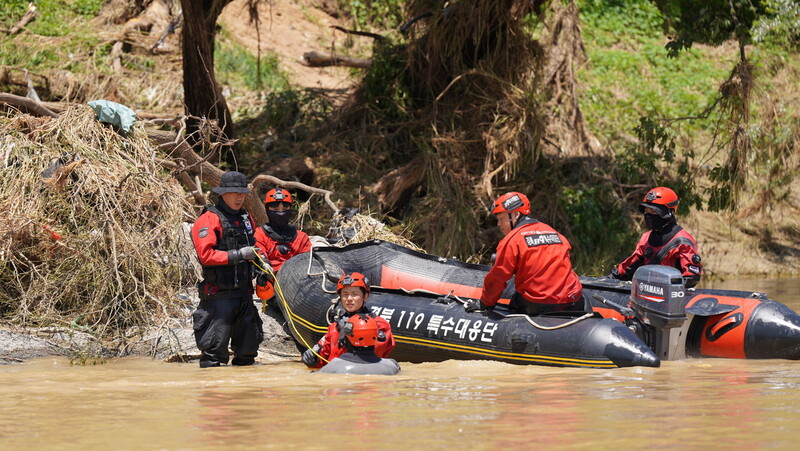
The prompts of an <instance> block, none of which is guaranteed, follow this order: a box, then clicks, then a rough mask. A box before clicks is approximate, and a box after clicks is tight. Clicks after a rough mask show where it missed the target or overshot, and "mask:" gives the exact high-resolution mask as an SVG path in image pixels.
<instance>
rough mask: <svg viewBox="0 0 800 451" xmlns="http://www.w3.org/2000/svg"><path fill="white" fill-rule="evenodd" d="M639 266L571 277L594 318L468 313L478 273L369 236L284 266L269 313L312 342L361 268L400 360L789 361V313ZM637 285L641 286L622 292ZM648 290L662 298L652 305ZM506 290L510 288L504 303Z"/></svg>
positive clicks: (795, 332) (795, 342) (792, 334)
mask: <svg viewBox="0 0 800 451" xmlns="http://www.w3.org/2000/svg"><path fill="white" fill-rule="evenodd" d="M643 268H644V269H645V270H644V271H641V274H639V273H637V274H638V275H639V276H640V277H639V278H638V279H634V281H633V283H631V282H620V281H610V280H607V279H604V278H600V279H593V278H582V279H581V281H582V283H583V284H584V297H586V298H587V299H591V300H592V307H593V308H594V310H595V312H594V313H585V312H563V313H559V314H546V315H540V316H535V317H529V316H526V315H521V314H511V313H509V312H508V310H507V309H506V308H505V307H504V306H503V305H498V306H497V307H496V308H495V309H494V310H493V311H490V312H467V311H465V309H464V303H465V302H466V301H467V300H468V299H471V298H477V297H479V295H480V291H481V286H482V285H483V279H484V277H485V275H486V272H487V271H488V270H489V267H488V266H485V265H475V264H469V263H464V262H461V261H458V260H454V259H447V258H443V257H437V256H433V255H429V254H424V253H421V252H417V251H414V250H411V249H408V248H405V247H402V246H399V245H396V244H392V243H387V242H383V241H378V240H376V241H370V242H364V243H358V244H353V245H350V246H347V247H343V248H339V247H317V248H314V249H313V251H312V252H309V253H305V254H300V255H297V256H295V257H292V258H291V259H289V260H287V261H286V262H285V263H284V265H283V267H282V268H281V270H280V272H279V273H278V287H279V288H280V289H279V290H278V291H279V295H280V296H282V297H283V299H284V300H285V302H278V305H279V306H280V308H281V310H282V311H283V314H284V316H285V317H286V318H287V320H288V323H289V325H290V331H291V333H292V335H293V336H294V338H295V339H296V340H298V342H300V343H301V344H302V343H304V344H306V345H307V344H311V343H314V342H316V341H317V340H318V339H319V338H320V337H322V335H323V334H324V333H325V331H326V330H327V327H328V324H330V322H331V321H333V318H334V316H335V315H336V310H337V307H338V303H337V296H336V292H335V287H336V280H338V279H339V277H340V276H341V275H343V274H344V273H350V272H354V271H357V272H361V273H363V274H365V275H366V276H367V277H368V278H369V279H370V285H371V287H372V291H371V294H370V297H369V301H368V303H367V305H368V307H370V308H371V309H372V311H373V312H374V313H375V314H376V315H380V316H382V317H383V318H384V319H386V320H387V321H388V322H389V323H390V324H391V326H392V332H393V334H394V336H395V339H396V341H397V346H396V347H395V349H394V351H393V352H392V355H391V357H392V358H394V359H396V360H399V361H407V362H432V361H434V362H435V361H442V360H448V359H462V360H500V361H504V362H509V363H515V364H535V365H548V366H560V367H590V368H615V367H628V366H650V367H657V366H659V365H660V362H661V360H672V359H676V358H683V357H685V356H719V357H740V358H745V357H746V358H800V316H798V315H797V314H795V313H794V312H792V311H791V310H790V309H788V307H786V306H783V305H782V304H779V303H777V302H775V301H771V300H768V299H766V297H764V296H755V295H750V294H749V293H740V292H723V291H712V290H697V291H691V290H684V289H683V285H682V283H681V284H678V283H677V280H678V279H679V278H680V274H678V277H677V278H675V275H674V274H671V273H669V270H670V268H666V267H643ZM673 271H674V270H673ZM645 278H646V280H645ZM512 282H513V281H512ZM681 282H682V281H681ZM637 283H640V284H642V289H632V288H634V287H636V286H637V285H636V284H637ZM659 283H660V284H661V285H658V284H659ZM645 285H647V286H645ZM648 288H649V289H652V291H655V292H660V293H661V298H662V299H663V298H665V297H666V299H667V300H670V301H673V302H667V303H665V302H664V301H663V300H660V299H655V300H653V299H654V298H655V297H656V296H654V295H653V294H652V293H650V292H648V291H647V290H646V289H648ZM513 292H514V291H513V283H509V286H508V287H507V288H506V291H505V292H504V295H503V297H504V298H506V302H507V299H508V298H510V296H511V294H513ZM664 293H666V295H665V294H664ZM679 293H680V294H679ZM687 301H688V302H687ZM501 302H502V300H501ZM647 302H650V303H652V304H657V306H656V307H653V306H652V305H650V304H647ZM681 308H683V310H681ZM749 323H753V324H752V325H750V324H749ZM770 334H771V335H770Z"/></svg>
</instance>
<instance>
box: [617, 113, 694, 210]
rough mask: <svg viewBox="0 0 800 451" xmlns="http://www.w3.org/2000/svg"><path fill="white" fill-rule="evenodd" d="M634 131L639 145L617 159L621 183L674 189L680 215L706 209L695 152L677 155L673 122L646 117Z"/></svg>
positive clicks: (631, 147)
mask: <svg viewBox="0 0 800 451" xmlns="http://www.w3.org/2000/svg"><path fill="white" fill-rule="evenodd" d="M634 132H635V133H636V137H637V138H638V140H637V143H636V144H631V145H628V146H627V147H626V148H625V150H624V151H623V152H621V153H620V154H618V155H617V156H616V158H615V162H616V167H617V170H618V172H619V178H620V180H621V182H622V183H626V184H635V183H642V182H645V185H647V186H648V187H654V186H666V187H669V188H672V189H673V190H674V191H675V192H677V193H679V196H680V198H681V202H680V204H679V205H678V213H679V214H685V213H688V212H689V209H690V208H692V207H695V208H702V206H703V201H702V196H701V194H700V193H699V192H698V187H697V185H696V179H697V175H696V174H695V171H694V170H693V169H692V165H691V161H692V159H694V157H695V155H694V152H693V151H691V150H684V151H683V152H681V153H680V154H678V152H676V144H675V134H674V132H673V131H672V130H671V129H670V128H669V123H668V122H659V121H656V120H654V119H652V118H650V117H642V118H640V119H639V125H638V126H636V128H635V129H634Z"/></svg>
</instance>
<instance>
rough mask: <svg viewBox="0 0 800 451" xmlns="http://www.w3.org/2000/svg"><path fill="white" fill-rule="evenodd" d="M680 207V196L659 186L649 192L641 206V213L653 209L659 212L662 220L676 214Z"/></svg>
mask: <svg viewBox="0 0 800 451" xmlns="http://www.w3.org/2000/svg"><path fill="white" fill-rule="evenodd" d="M677 207H678V195H677V194H675V191H672V190H671V189H669V188H666V187H663V186H659V187H658V188H653V189H651V190H650V191H648V192H647V194H646V195H645V196H644V200H643V201H642V203H641V204H640V205H639V211H641V212H642V213H644V209H645V208H652V209H653V210H656V211H657V212H658V215H659V216H661V217H662V218H668V217H669V216H670V215H671V214H673V213H675V209H676V208H677Z"/></svg>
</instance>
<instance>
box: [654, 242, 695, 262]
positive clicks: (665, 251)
mask: <svg viewBox="0 0 800 451" xmlns="http://www.w3.org/2000/svg"><path fill="white" fill-rule="evenodd" d="M681 244H688V245H689V246H694V243H693V242H692V240H690V239H689V238H686V237H684V236H679V237H677V238H674V239H673V240H672V241H670V242H669V243H667V245H666V246H664V247H662V248H661V249H659V251H658V252H656V255H654V256H653V258H651V259H650V262H649V264H656V265H657V264H659V263H660V262H661V260H664V257H666V256H667V254H668V253H669V251H671V250H673V249H675V248H676V247H678V246H680V245H681Z"/></svg>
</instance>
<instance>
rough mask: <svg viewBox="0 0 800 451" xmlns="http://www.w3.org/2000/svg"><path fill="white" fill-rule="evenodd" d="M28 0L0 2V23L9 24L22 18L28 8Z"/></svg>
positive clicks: (5, 0) (4, 0)
mask: <svg viewBox="0 0 800 451" xmlns="http://www.w3.org/2000/svg"><path fill="white" fill-rule="evenodd" d="M28 3H29V2H28V0H3V1H2V2H0V23H2V24H3V25H7V26H11V25H13V24H14V23H16V22H17V21H18V20H20V19H21V18H22V15H23V14H25V10H27V9H28Z"/></svg>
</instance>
